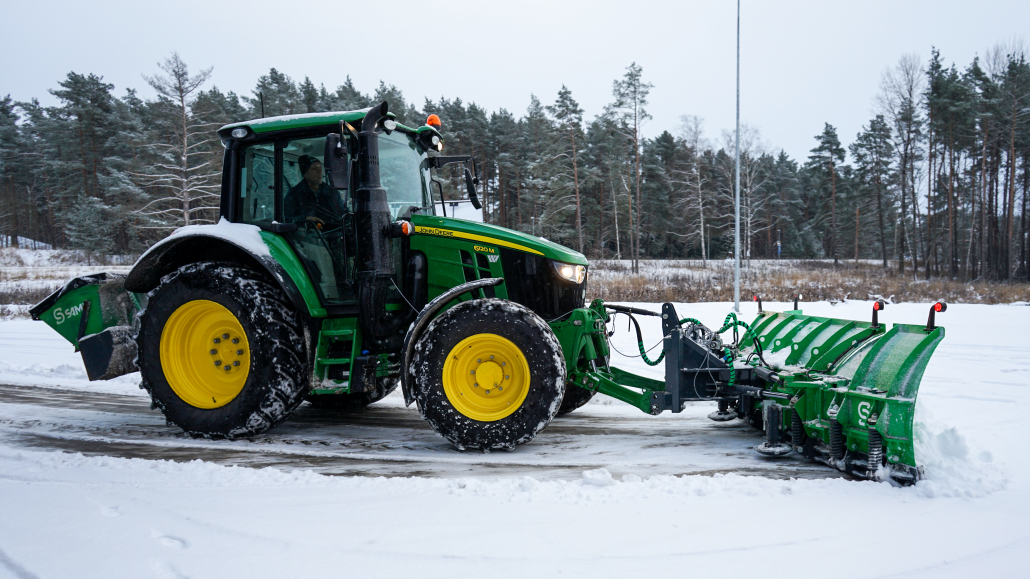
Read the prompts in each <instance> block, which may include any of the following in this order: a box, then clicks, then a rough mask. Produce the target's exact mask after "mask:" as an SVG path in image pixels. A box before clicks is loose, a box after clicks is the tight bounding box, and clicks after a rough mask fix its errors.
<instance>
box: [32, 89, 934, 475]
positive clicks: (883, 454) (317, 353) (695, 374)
mask: <svg viewBox="0 0 1030 579" xmlns="http://www.w3.org/2000/svg"><path fill="white" fill-rule="evenodd" d="M433 120H435V119H434V118H433V117H430V121H433ZM218 135H219V137H220V138H221V140H222V143H223V144H224V146H225V154H224V163H223V174H222V191H221V205H220V209H219V211H220V221H219V222H218V223H217V224H215V225H203V226H189V227H184V228H181V229H179V230H177V231H176V232H174V233H173V234H172V235H170V236H169V237H168V238H166V239H164V240H163V241H161V242H160V243H158V244H156V245H154V246H153V247H151V248H150V250H149V251H147V252H146V253H145V254H144V255H143V256H142V257H140V259H139V261H137V262H136V264H135V266H134V267H133V268H132V270H131V271H130V272H129V274H128V275H127V276H118V275H113V274H96V275H92V276H86V277H82V278H77V279H75V280H72V281H71V282H69V283H68V285H67V286H65V287H64V288H63V289H61V290H59V291H57V292H55V293H54V294H53V295H51V296H49V297H48V298H47V299H45V300H44V301H43V302H41V303H40V304H38V305H36V306H35V307H34V308H33V309H32V310H31V311H32V315H33V316H34V318H36V319H41V320H44V321H45V322H47V323H48V324H50V325H51V326H52V327H54V328H55V329H56V330H57V331H58V332H60V333H61V334H62V335H63V336H64V337H66V338H67V339H68V340H69V341H70V342H72V344H74V345H75V347H76V348H78V349H79V350H80V351H81V353H82V358H83V362H84V364H85V367H86V370H87V373H88V374H89V377H90V379H92V380H104V379H109V378H112V377H115V376H120V375H123V374H126V373H128V372H132V371H135V370H137V369H138V370H139V371H140V374H141V377H142V384H141V387H142V388H144V389H146V390H147V391H148V392H149V393H150V395H151V397H152V398H153V403H154V405H155V406H156V407H157V408H159V409H160V410H161V411H162V412H163V413H164V414H165V416H166V417H167V418H168V420H169V421H170V422H172V423H174V424H176V425H178V426H180V427H181V428H182V429H183V430H184V431H186V432H187V433H189V434H191V435H196V436H205V437H216V438H217V437H224V438H235V437H246V436H252V435H255V434H258V433H261V432H264V431H267V430H268V429H271V428H274V427H275V426H276V425H278V424H280V423H281V422H283V421H284V420H286V419H287V418H288V417H289V416H290V414H291V413H292V412H293V411H294V410H295V409H296V408H297V407H298V406H299V405H300V404H301V403H303V402H304V401H305V400H307V401H308V402H310V403H311V404H314V405H316V406H321V407H329V408H338V409H341V410H355V409H359V408H361V407H362V406H365V405H367V404H371V403H374V402H376V401H377V400H380V399H382V398H383V397H385V396H386V395H387V394H389V393H390V392H391V391H393V390H394V389H395V388H397V386H398V385H400V387H401V388H402V391H403V396H404V401H405V403H406V404H409V405H410V404H411V403H412V402H414V403H415V404H416V405H417V407H418V409H419V411H420V413H421V414H422V416H423V418H425V420H426V421H427V422H428V423H429V424H430V425H431V426H432V428H433V429H434V430H435V431H436V432H437V433H439V434H440V435H441V436H443V437H444V438H446V439H447V440H449V441H450V442H451V443H453V444H454V445H455V446H456V447H458V448H459V449H480V450H488V449H512V448H514V447H515V446H516V445H518V444H522V443H525V442H528V441H530V440H532V439H533V438H534V437H535V436H536V435H537V434H538V433H539V432H540V431H541V430H542V429H543V428H544V427H546V426H547V424H548V423H549V422H550V421H551V420H552V419H553V418H554V417H555V416H557V415H560V414H563V413H566V412H571V411H572V410H575V409H576V408H578V407H579V406H581V405H583V404H584V403H586V402H587V401H588V400H589V399H590V398H591V397H592V396H594V395H595V394H596V393H598V392H600V393H603V394H605V395H608V396H612V397H614V398H617V399H619V400H622V401H624V402H627V403H629V404H631V405H633V406H636V407H637V408H639V409H640V410H642V411H644V412H646V413H649V414H659V413H661V412H663V411H666V410H668V411H671V412H680V411H682V410H683V409H684V407H685V404H686V402H688V401H697V400H712V401H716V402H718V410H717V411H715V412H713V413H712V415H711V418H713V419H715V420H731V419H744V420H747V421H749V422H751V423H752V424H754V425H756V426H757V427H759V428H762V429H763V430H765V432H766V439H765V441H764V442H763V443H762V444H761V445H759V446H758V447H757V448H756V450H758V451H759V452H762V453H764V454H767V455H772V456H775V455H782V454H784V453H786V452H792V451H796V452H800V453H803V454H805V455H807V456H810V457H812V458H814V459H817V460H820V461H823V462H825V463H827V464H829V465H831V466H834V467H836V468H839V469H842V470H846V471H848V472H852V473H854V474H857V475H858V476H862V477H867V478H887V477H890V478H892V479H894V480H896V481H900V482H908V481H912V480H915V479H916V478H918V476H919V473H920V471H919V467H918V465H917V463H916V461H915V456H914V451H913V449H912V410H913V406H914V403H915V394H916V390H917V389H918V385H919V382H920V380H921V377H922V373H923V369H924V368H925V366H926V363H927V361H928V359H929V356H930V354H931V353H932V351H933V349H934V347H935V346H936V344H937V343H938V342H939V341H940V340H941V339H943V336H944V330H943V328H939V327H937V326H936V325H935V323H934V321H933V313H934V312H935V311H943V309H944V307H945V306H944V304H943V303H938V304H935V306H934V308H936V309H931V318H930V320H929V321H928V323H927V325H926V326H907V325H901V324H895V325H894V327H893V328H891V329H890V330H888V329H887V328H886V326H885V325H882V324H879V323H878V321H877V319H876V317H875V316H876V312H878V311H879V309H880V308H881V307H882V306H883V305H885V304H882V303H878V304H877V306H876V310H874V314H873V315H874V317H873V321H872V322H859V321H845V320H835V319H829V318H818V317H813V316H804V315H803V314H802V312H801V311H800V310H798V309H797V307H796V306H795V309H794V310H792V311H788V312H782V313H773V312H763V311H762V310H761V303H760V302H759V316H758V318H757V319H756V320H755V321H754V322H753V323H752V325H750V326H749V325H748V324H746V323H744V322H742V321H738V320H737V319H736V317H735V316H734V315H732V314H731V315H730V316H729V317H727V320H726V323H725V324H724V325H723V327H721V328H719V329H717V330H713V329H710V328H707V327H705V326H704V325H702V324H701V323H700V322H699V321H697V320H694V319H691V318H682V319H681V318H679V316H678V315H677V314H676V311H675V309H674V307H673V306H672V305H671V304H665V305H664V306H663V308H662V311H661V312H653V311H649V310H644V309H635V308H627V307H623V306H618V305H611V304H605V303H603V302H601V301H600V300H595V301H593V302H592V303H590V304H589V306H588V305H587V303H586V296H587V270H588V263H587V260H586V259H585V258H584V257H583V255H581V254H580V253H577V252H575V251H572V250H570V249H568V248H565V247H562V246H560V245H557V244H554V243H551V242H548V241H546V240H544V239H541V238H537V237H533V236H529V235H526V234H523V233H519V232H516V231H512V230H509V229H505V228H503V227H498V226H495V225H488V224H484V223H479V222H474V221H467V220H463V219H458V218H455V217H454V216H447V215H446V213H445V210H446V209H445V208H446V204H445V203H444V199H443V187H442V185H441V182H440V181H439V180H438V179H437V175H436V172H439V171H440V170H443V169H444V167H447V166H452V167H449V168H448V169H447V170H448V171H450V170H452V169H454V168H458V169H462V168H463V176H464V184H465V188H466V190H467V195H468V198H469V201H470V202H471V203H472V204H473V205H474V206H476V208H477V209H478V208H480V205H479V201H478V198H477V191H476V188H477V185H478V169H477V166H476V163H475V161H474V160H473V159H472V158H471V157H468V156H447V155H444V154H443V140H442V138H443V136H442V135H441V133H440V130H439V123H438V122H434V123H433V124H429V123H427V124H426V125H424V126H421V127H418V128H410V127H406V126H404V125H402V124H400V123H398V122H396V118H395V117H394V116H393V115H392V114H391V113H390V112H389V110H388V105H387V103H385V102H384V103H382V104H381V105H379V106H376V107H373V108H371V109H369V110H363V111H354V112H343V113H321V114H308V115H294V116H286V117H275V118H266V119H259V120H254V121H249V122H242V123H236V124H231V125H227V126H225V127H223V128H221V129H220V130H219V131H218ZM453 165H457V167H453ZM615 315H625V316H629V318H630V320H632V321H633V322H634V323H635V322H636V318H635V316H639V315H653V316H660V317H661V319H662V324H663V334H664V336H665V337H664V352H663V354H661V356H660V357H659V358H658V360H655V361H653V362H652V361H651V360H650V359H648V357H647V355H646V353H645V351H644V348H643V337H642V336H641V335H640V330H639V326H637V328H638V329H637V337H638V343H639V344H640V353H641V356H642V358H643V359H644V360H645V361H646V362H647V363H649V364H652V365H654V364H658V363H659V362H660V361H661V360H662V358H663V357H664V359H665V373H666V379H665V380H664V381H657V380H651V379H648V378H644V377H641V376H637V375H635V374H632V373H630V372H627V371H624V370H621V369H619V368H617V367H615V366H613V365H611V364H610V363H609V342H608V339H609V337H610V335H611V333H610V331H609V329H608V328H609V322H610V321H611V319H612V318H613V316H615ZM729 331H732V332H733V335H734V339H732V340H727V341H726V342H724V341H723V338H722V334H724V333H726V332H729Z"/></svg>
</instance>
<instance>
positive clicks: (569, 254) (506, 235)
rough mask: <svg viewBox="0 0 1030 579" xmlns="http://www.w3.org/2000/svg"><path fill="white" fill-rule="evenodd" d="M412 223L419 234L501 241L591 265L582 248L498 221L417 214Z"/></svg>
mask: <svg viewBox="0 0 1030 579" xmlns="http://www.w3.org/2000/svg"><path fill="white" fill-rule="evenodd" d="M411 223H412V225H414V226H415V234H416V235H431V236H436V237H451V238H459V239H467V240H469V241H480V242H482V243H488V244H490V245H498V246H501V247H507V248H509V249H515V250H518V251H524V252H526V253H533V254H536V255H542V256H544V257H546V258H548V259H554V260H557V261H562V262H565V263H571V264H575V265H588V263H587V259H586V257H584V256H583V254H582V253H580V252H578V251H573V250H571V249H569V248H568V247H565V246H564V245H558V244H557V243H554V242H551V241H547V240H546V239H543V238H540V237H534V236H532V235H527V234H525V233H520V232H518V231H513V230H511V229H507V228H504V227H500V226H498V225H490V224H488V223H480V222H478V221H466V220H465V219H456V218H453V217H437V216H433V215H417V214H416V215H412V216H411Z"/></svg>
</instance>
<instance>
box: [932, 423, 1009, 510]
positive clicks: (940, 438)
mask: <svg viewBox="0 0 1030 579" xmlns="http://www.w3.org/2000/svg"><path fill="white" fill-rule="evenodd" d="M914 442H915V449H916V458H917V460H918V461H919V464H921V465H922V466H923V468H924V474H925V478H924V479H923V480H921V481H919V483H917V484H916V489H917V491H918V492H919V493H920V494H921V495H922V496H926V497H937V496H941V497H961V498H969V499H971V498H977V497H983V496H986V495H988V494H991V493H993V492H996V491H1000V490H1002V489H1004V488H1005V487H1006V486H1007V485H1008V482H1009V481H1008V475H1007V472H1006V470H1007V469H1006V468H1005V467H1004V465H1001V464H998V463H996V462H995V461H994V456H993V455H992V454H991V452H990V451H987V450H977V449H974V448H972V447H971V445H970V444H969V442H968V441H967V440H966V437H965V436H963V435H962V434H961V433H960V432H959V430H958V428H956V427H954V426H948V425H946V424H944V423H943V422H940V421H937V420H934V419H933V418H932V415H931V413H930V410H929V409H927V408H926V407H925V405H923V404H920V403H917V404H916V423H915V440H914Z"/></svg>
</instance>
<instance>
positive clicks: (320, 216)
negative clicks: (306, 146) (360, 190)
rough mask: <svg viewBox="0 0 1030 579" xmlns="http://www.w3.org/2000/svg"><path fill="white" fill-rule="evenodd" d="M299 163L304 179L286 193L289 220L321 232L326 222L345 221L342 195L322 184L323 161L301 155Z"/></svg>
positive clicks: (285, 213)
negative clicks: (305, 224)
mask: <svg viewBox="0 0 1030 579" xmlns="http://www.w3.org/2000/svg"><path fill="white" fill-rule="evenodd" d="M298 162H299V163H300V174H301V175H302V176H303V177H304V178H303V179H301V180H300V183H297V184H296V185H295V186H293V188H292V189H290V190H289V192H288V193H286V199H285V200H284V201H285V202H284V207H283V213H284V215H285V217H286V221H287V222H291V223H295V222H299V221H310V222H312V223H314V224H315V225H316V226H317V227H318V228H319V229H321V228H322V225H325V223H326V221H328V222H330V223H332V222H335V223H339V222H340V221H341V220H342V219H343V202H342V201H341V200H340V194H339V193H337V192H336V191H335V190H333V188H332V187H330V186H328V185H326V184H325V183H324V182H322V162H321V161H319V160H318V159H316V158H314V157H311V156H309V155H304V156H302V157H301V158H300V159H298Z"/></svg>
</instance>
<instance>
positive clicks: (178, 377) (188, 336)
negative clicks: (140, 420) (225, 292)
mask: <svg viewBox="0 0 1030 579" xmlns="http://www.w3.org/2000/svg"><path fill="white" fill-rule="evenodd" d="M160 350H161V369H162V370H164V374H165V380H167V381H168V385H169V386H171V387H172V390H173V391H175V393H176V394H177V395H178V396H179V398H181V399H182V400H183V402H185V403H187V404H189V405H190V406H194V407H196V408H218V407H221V406H225V405H226V404H228V403H230V402H232V400H233V399H234V398H236V396H237V395H239V393H240V391H242V390H243V385H244V384H246V383H247V376H248V375H249V374H250V343H249V342H248V341H247V334H246V333H245V332H244V331H243V325H242V324H240V321H239V320H238V319H236V316H234V315H233V313H232V312H230V311H229V310H228V309H226V308H225V306H223V305H222V304H219V303H217V302H213V301H210V300H194V301H191V302H186V303H185V304H183V305H181V306H179V308H178V309H176V310H175V311H174V312H172V315H171V316H169V318H168V321H167V322H165V327H164V328H163V329H162V330H161V348H160Z"/></svg>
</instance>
